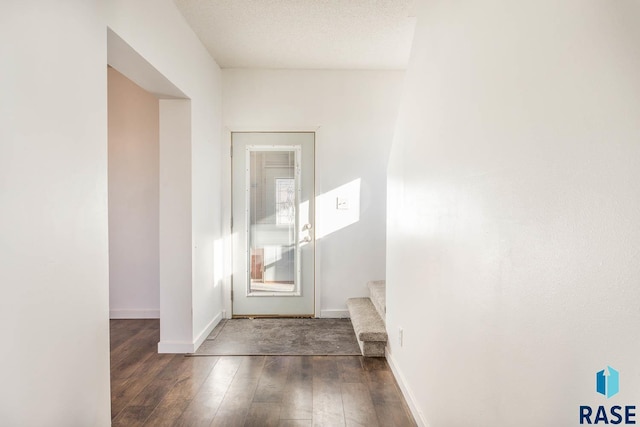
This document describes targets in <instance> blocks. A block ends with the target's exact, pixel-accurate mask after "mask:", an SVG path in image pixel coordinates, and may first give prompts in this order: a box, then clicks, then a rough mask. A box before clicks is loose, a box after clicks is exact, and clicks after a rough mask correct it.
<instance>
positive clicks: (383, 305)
mask: <svg viewBox="0 0 640 427" xmlns="http://www.w3.org/2000/svg"><path fill="white" fill-rule="evenodd" d="M367 286H368V287H369V295H371V296H370V298H371V302H372V303H373V306H374V307H375V308H376V310H377V311H378V314H379V315H380V318H382V321H383V322H384V323H385V324H386V323H387V322H386V318H387V290H386V282H385V281H384V280H374V281H372V282H369V283H367Z"/></svg>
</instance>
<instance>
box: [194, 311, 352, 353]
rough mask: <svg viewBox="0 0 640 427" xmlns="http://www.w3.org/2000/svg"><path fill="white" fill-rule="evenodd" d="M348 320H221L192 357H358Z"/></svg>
mask: <svg viewBox="0 0 640 427" xmlns="http://www.w3.org/2000/svg"><path fill="white" fill-rule="evenodd" d="M360 354H361V353H360V347H359V346H358V341H357V339H356V335H355V332H354V331H353V326H352V325H351V319H273V318H267V319H230V320H223V321H221V322H220V323H219V324H218V326H216V327H215V328H214V329H213V331H212V332H211V334H209V336H208V337H207V339H206V340H205V341H204V342H203V343H202V345H201V346H200V347H199V348H198V350H197V351H196V352H195V353H193V354H192V355H193V356H359V355H360Z"/></svg>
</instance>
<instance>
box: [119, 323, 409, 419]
mask: <svg viewBox="0 0 640 427" xmlns="http://www.w3.org/2000/svg"><path fill="white" fill-rule="evenodd" d="M159 327H160V326H159V321H158V320H111V416H112V425H113V426H127V427H129V426H153V427H156V426H224V427H232V426H256V427H267V426H279V427H285V426H292V427H293V426H328V427H339V426H345V427H349V426H366V427H374V426H380V427H389V426H401V427H402V426H415V425H416V424H415V422H414V421H413V418H412V417H411V414H410V412H409V409H408V407H407V405H406V402H405V401H404V398H403V397H402V394H401V393H400V390H399V389H398V385H397V384H396V381H395V379H394V377H393V374H392V373H391V370H390V369H389V366H388V365H387V362H386V361H385V360H384V359H371V358H363V357H360V356H206V357H185V356H183V355H171V354H157V343H158V341H159V339H160V331H159Z"/></svg>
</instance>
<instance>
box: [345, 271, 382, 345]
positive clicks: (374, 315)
mask: <svg viewBox="0 0 640 427" xmlns="http://www.w3.org/2000/svg"><path fill="white" fill-rule="evenodd" d="M367 287H368V288H369V295H370V297H369V298H350V299H348V300H347V308H349V314H350V315H351V323H352V324H353V330H354V331H355V332H356V337H357V338H358V344H359V345H360V351H361V352H362V355H363V356H366V357H384V349H385V347H386V345H387V330H386V327H385V320H384V319H385V313H386V289H385V281H384V280H376V281H373V282H369V283H367Z"/></svg>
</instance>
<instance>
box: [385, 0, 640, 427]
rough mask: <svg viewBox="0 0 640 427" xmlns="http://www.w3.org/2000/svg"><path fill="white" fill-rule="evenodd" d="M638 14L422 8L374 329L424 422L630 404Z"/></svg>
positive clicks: (517, 421) (627, 4)
mask: <svg viewBox="0 0 640 427" xmlns="http://www.w3.org/2000/svg"><path fill="white" fill-rule="evenodd" d="M639 16H640V4H639V3H638V2H635V1H631V0H622V1H617V2H605V1H597V0H581V1H575V0H570V1H563V2H557V1H555V0H542V1H537V2H528V3H523V2H511V1H497V0H492V1H486V2H481V3H480V2H472V1H463V2H446V1H437V2H424V3H423V7H422V10H421V13H420V15H419V18H418V24H417V28H416V36H415V40H414V50H413V56H412V60H411V63H410V67H409V70H408V71H407V81H406V88H405V95H404V100H403V102H402V106H401V110H400V115H399V120H398V128H397V132H396V135H395V140H394V145H393V148H392V154H391V161H390V164H389V219H388V239H387V241H388V259H387V278H388V285H387V286H388V290H387V293H388V306H387V324H388V328H389V330H390V333H391V336H390V353H391V359H390V360H391V362H392V363H393V365H394V369H395V370H396V372H397V373H398V374H399V375H398V377H399V379H400V380H401V382H402V383H403V385H404V387H405V390H406V391H407V392H408V394H409V395H410V397H411V398H412V399H413V402H412V403H413V404H414V407H415V409H416V410H417V413H418V412H419V414H420V416H421V417H422V422H423V423H424V424H428V425H429V426H431V427H439V426H444V427H449V426H471V425H473V426H477V427H482V426H513V425H517V426H522V427H526V426H542V425H544V426H573V425H578V421H579V405H585V404H591V405H605V406H607V407H609V406H610V405H614V404H617V405H637V402H638V401H639V400H640V382H639V381H638V378H639V377H640V365H638V358H639V356H640V341H639V340H638V325H639V324H640V310H639V309H638V307H639V306H640V286H638V283H639V282H640V262H638V260H639V259H640V246H638V242H639V241H640V227H638V221H639V220H640V199H639V195H640V143H639V142H640V141H639V140H638V136H639V135H640V120H639V119H638V117H639V113H640V80H639V79H638V76H639V75H640V48H639V45H638V43H637V41H638V40H640V25H638V24H639V23H640V22H639V20H638V17H639ZM399 327H402V328H404V345H403V346H402V347H401V346H400V345H399V339H398V328H399ZM607 364H608V365H611V366H613V367H614V368H616V369H618V370H619V371H620V373H621V380H620V381H621V391H620V393H619V395H618V396H616V397H613V398H611V399H609V400H607V399H606V398H604V397H603V396H600V395H598V394H596V392H595V390H594V389H595V385H594V384H595V373H596V372H597V371H599V370H601V369H603V368H604V367H605V366H606V365H607Z"/></svg>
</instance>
